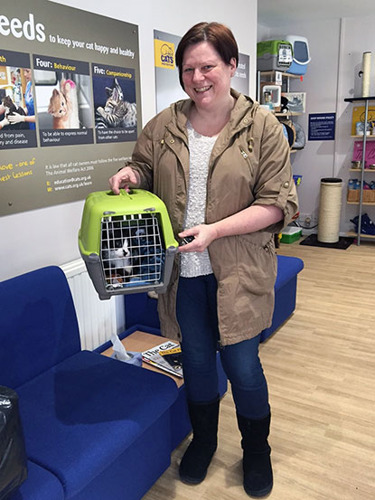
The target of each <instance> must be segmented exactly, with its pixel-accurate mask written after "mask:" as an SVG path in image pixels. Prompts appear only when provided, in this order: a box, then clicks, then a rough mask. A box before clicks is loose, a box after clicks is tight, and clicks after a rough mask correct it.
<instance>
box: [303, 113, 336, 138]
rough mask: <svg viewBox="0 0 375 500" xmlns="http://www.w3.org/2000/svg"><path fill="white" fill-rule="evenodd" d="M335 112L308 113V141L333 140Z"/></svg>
mask: <svg viewBox="0 0 375 500" xmlns="http://www.w3.org/2000/svg"><path fill="white" fill-rule="evenodd" d="M335 125H336V113H315V114H311V115H309V141H333V140H334V139H335Z"/></svg>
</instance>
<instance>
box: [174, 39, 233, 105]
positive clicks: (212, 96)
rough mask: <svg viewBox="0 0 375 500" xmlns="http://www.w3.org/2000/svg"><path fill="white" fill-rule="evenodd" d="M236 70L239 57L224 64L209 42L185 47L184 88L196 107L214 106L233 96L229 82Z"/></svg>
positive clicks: (183, 64) (183, 65)
mask: <svg viewBox="0 0 375 500" xmlns="http://www.w3.org/2000/svg"><path fill="white" fill-rule="evenodd" d="M235 72H236V60H235V58H232V59H231V61H230V64H225V62H224V61H223V60H222V59H221V57H220V55H219V54H218V53H217V52H216V50H215V49H214V47H213V46H212V45H211V43H209V42H200V43H197V44H196V45H192V46H190V47H188V48H187V49H186V50H185V53H184V57H183V63H182V81H183V84H184V90H185V92H186V93H187V94H188V96H189V97H190V98H191V99H192V100H193V101H194V102H195V104H196V106H197V108H201V109H205V110H210V109H215V108H216V107H217V106H218V105H219V104H220V102H224V101H225V100H227V99H228V97H229V96H230V82H231V78H232V76H234V74H235Z"/></svg>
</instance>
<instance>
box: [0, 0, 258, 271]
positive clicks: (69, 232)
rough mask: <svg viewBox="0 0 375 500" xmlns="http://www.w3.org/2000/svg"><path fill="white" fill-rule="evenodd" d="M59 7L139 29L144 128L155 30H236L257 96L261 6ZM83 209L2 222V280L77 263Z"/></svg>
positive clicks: (121, 1)
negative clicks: (217, 25)
mask: <svg viewBox="0 0 375 500" xmlns="http://www.w3.org/2000/svg"><path fill="white" fill-rule="evenodd" d="M56 3H60V4H64V5H68V6H71V7H75V8H80V9H83V10H86V11H89V12H93V13H96V14H100V15H104V16H107V17H113V18H116V19H119V20H121V21H125V22H129V23H132V24H137V25H138V26H139V49H140V71H141V93H142V119H143V123H144V124H145V123H146V122H147V121H148V120H149V119H150V118H151V117H152V116H153V115H154V114H155V88H154V87H155V84H154V51H153V30H154V29H158V30H161V31H166V32H169V33H172V34H175V35H183V34H184V33H185V31H186V30H187V29H188V28H190V27H191V26H192V25H193V24H195V23H197V22H199V21H219V22H223V23H225V24H226V25H228V26H229V27H230V28H231V29H232V30H233V32H234V35H235V36H236V39H237V42H238V45H239V49H240V52H242V53H244V54H248V55H250V80H251V84H250V95H252V96H255V85H256V79H255V64H256V40H257V0H232V1H231V2H230V4H227V3H225V2H217V1H216V0H206V1H205V2H202V1H201V0H190V2H188V3H186V2H182V1H176V0H174V1H172V0H160V1H159V2H155V1H153V0H141V1H139V2H134V1H129V0H108V1H102V0H100V1H99V0H57V1H56ZM107 187H108V186H107V185H106V186H103V189H107ZM83 203H84V202H83V201H82V202H75V203H69V204H65V205H59V206H55V207H52V208H47V209H41V210H33V211H30V212H25V213H21V214H17V215H12V216H6V217H1V218H0V238H1V243H0V262H1V266H0V280H4V279H7V278H10V277H12V276H15V275H17V274H21V273H23V272H26V271H30V270H32V269H36V268H38V267H42V266H46V265H53V264H55V265H60V264H63V263H65V262H69V261H70V260H73V259H76V258H78V257H79V252H78V246H77V234H78V229H79V226H80V220H81V213H82V208H83Z"/></svg>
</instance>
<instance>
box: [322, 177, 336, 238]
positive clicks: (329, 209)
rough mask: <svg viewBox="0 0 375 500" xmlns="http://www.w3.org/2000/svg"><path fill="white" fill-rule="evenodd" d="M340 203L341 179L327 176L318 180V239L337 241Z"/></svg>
mask: <svg viewBox="0 0 375 500" xmlns="http://www.w3.org/2000/svg"><path fill="white" fill-rule="evenodd" d="M341 203H342V179H338V178H336V177H329V178H324V179H321V181H320V203H319V226H318V241H320V242H322V243H337V242H338V241H339V228H340V214H341Z"/></svg>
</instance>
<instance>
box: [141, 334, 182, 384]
mask: <svg viewBox="0 0 375 500" xmlns="http://www.w3.org/2000/svg"><path fill="white" fill-rule="evenodd" d="M142 360H143V361H144V362H145V363H149V364H151V365H153V366H155V367H157V368H160V369H161V370H164V371H166V372H168V373H170V374H172V375H175V376H176V377H180V378H182V377H183V373H182V360H181V348H180V345H179V344H177V343H176V342H172V341H170V340H168V341H167V342H163V343H162V344H159V345H157V346H155V347H152V348H151V349H147V351H144V352H142Z"/></svg>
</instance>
